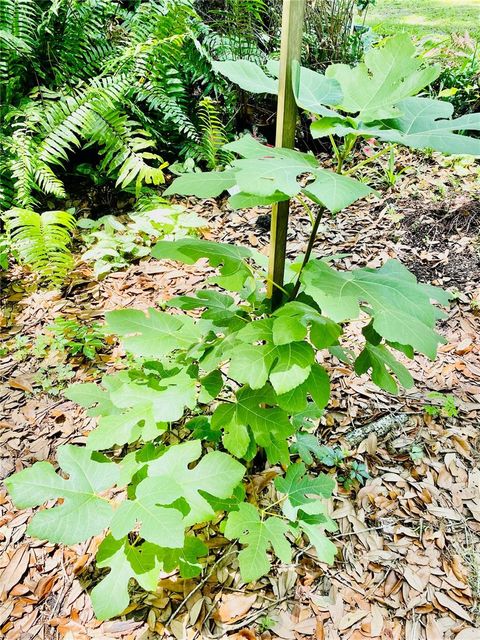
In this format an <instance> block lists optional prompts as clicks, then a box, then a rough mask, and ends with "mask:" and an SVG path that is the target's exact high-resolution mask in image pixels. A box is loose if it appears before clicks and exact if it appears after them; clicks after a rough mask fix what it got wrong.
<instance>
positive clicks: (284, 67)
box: [267, 0, 305, 308]
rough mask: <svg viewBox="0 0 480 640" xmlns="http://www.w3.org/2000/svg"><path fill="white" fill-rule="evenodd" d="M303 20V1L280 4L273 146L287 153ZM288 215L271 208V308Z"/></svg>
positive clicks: (277, 293) (281, 206) (282, 207)
mask: <svg viewBox="0 0 480 640" xmlns="http://www.w3.org/2000/svg"><path fill="white" fill-rule="evenodd" d="M304 16H305V0H283V13H282V42H281V49H280V73H279V79H278V103H277V131H276V138H275V146H277V147H287V148H289V149H293V146H294V143H295V128H296V124H297V105H296V103H295V97H294V95H293V89H292V63H293V62H294V61H298V62H300V58H301V50H302V36H303V21H304ZM288 211H289V201H288V200H287V201H285V202H279V203H277V204H274V205H273V207H272V222H271V227H270V258H269V265H268V289H267V295H268V297H269V298H271V300H272V307H273V308H275V307H277V306H278V304H279V302H280V300H281V298H282V290H281V288H280V287H283V276H284V272H285V252H286V247H287V228H288Z"/></svg>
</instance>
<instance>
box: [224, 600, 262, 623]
mask: <svg viewBox="0 0 480 640" xmlns="http://www.w3.org/2000/svg"><path fill="white" fill-rule="evenodd" d="M256 599H257V596H256V595H255V594H254V595H251V596H244V595H241V594H237V593H231V594H228V595H226V596H223V598H222V601H221V603H220V606H219V607H218V609H217V611H216V613H215V616H214V617H215V619H216V620H219V621H220V622H226V623H229V622H236V621H237V620H240V619H241V618H243V616H244V615H245V614H246V613H248V612H249V611H250V609H251V608H252V605H253V603H254V602H255V600H256Z"/></svg>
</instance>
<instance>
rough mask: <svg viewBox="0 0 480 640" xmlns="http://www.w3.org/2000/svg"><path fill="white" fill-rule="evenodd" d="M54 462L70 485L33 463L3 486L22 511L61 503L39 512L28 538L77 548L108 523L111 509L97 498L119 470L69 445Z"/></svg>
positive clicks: (42, 464)
mask: <svg viewBox="0 0 480 640" xmlns="http://www.w3.org/2000/svg"><path fill="white" fill-rule="evenodd" d="M57 457H58V463H59V465H60V467H61V469H62V470H63V471H64V472H65V473H67V474H68V475H69V478H68V480H65V479H64V478H62V477H61V476H59V475H57V474H56V473H55V471H54V469H53V467H52V465H51V464H50V463H48V462H37V463H36V464H34V465H33V466H32V467H30V468H28V469H24V470H23V471H20V472H19V473H16V474H14V475H13V476H10V477H9V478H7V480H6V481H5V484H6V486H7V488H8V490H9V492H10V495H11V497H12V501H13V502H14V504H15V505H16V506H17V507H19V508H21V509H25V508H27V507H36V506H39V505H41V504H43V503H44V502H46V501H47V500H54V499H57V498H63V499H64V502H63V504H62V505H61V506H57V507H54V508H53V509H47V510H45V511H39V512H37V513H36V514H35V515H34V517H33V519H32V521H31V522H30V525H29V526H28V533H29V535H31V536H33V537H35V538H40V539H46V540H48V541H49V542H63V543H65V544H77V543H78V542H83V541H84V540H88V538H90V537H91V536H94V535H97V534H99V533H101V532H102V531H103V529H105V528H106V527H108V525H109V524H110V520H111V518H112V515H113V510H112V507H111V505H110V503H109V502H108V500H106V499H104V498H101V497H100V494H101V493H102V492H103V491H105V490H106V489H109V488H111V487H113V486H114V485H115V483H116V482H117V479H118V475H119V468H118V466H117V465H115V464H114V463H112V462H110V461H109V460H108V459H107V458H105V457H104V456H102V455H100V454H92V452H91V451H89V450H88V449H85V448H83V447H76V446H73V445H63V446H61V447H59V448H58V456H57Z"/></svg>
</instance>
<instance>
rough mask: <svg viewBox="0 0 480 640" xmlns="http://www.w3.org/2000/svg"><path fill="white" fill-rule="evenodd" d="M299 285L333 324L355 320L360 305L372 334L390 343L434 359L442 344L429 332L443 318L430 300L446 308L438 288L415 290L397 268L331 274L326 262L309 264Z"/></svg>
mask: <svg viewBox="0 0 480 640" xmlns="http://www.w3.org/2000/svg"><path fill="white" fill-rule="evenodd" d="M301 279H302V282H303V284H304V287H305V291H306V293H307V294H308V295H310V296H311V297H312V298H313V299H314V300H315V302H316V303H317V304H318V306H319V307H320V308H321V310H322V312H323V313H324V314H325V315H327V316H329V317H331V318H333V319H334V320H335V321H337V322H341V321H343V320H348V319H354V318H357V317H358V316H359V315H360V311H361V305H362V303H364V304H365V305H366V308H367V310H369V313H371V315H372V319H373V328H374V329H375V331H376V332H377V333H378V334H379V335H380V336H382V337H383V338H385V339H386V340H389V341H392V342H398V343H400V344H401V345H410V346H412V347H413V348H414V349H415V350H416V351H419V352H420V353H424V354H425V355H427V356H429V357H430V358H434V357H435V355H436V352H437V345H438V344H443V343H444V342H445V339H444V338H443V337H442V336H440V335H439V334H438V333H436V332H435V331H434V326H435V321H436V320H437V319H438V318H439V317H442V315H443V314H442V313H441V312H440V311H439V310H438V309H436V308H435V307H434V306H433V305H432V304H431V303H430V299H434V300H436V301H437V302H440V303H441V304H447V303H448V300H449V295H448V294H447V293H446V292H445V291H443V290H442V289H439V288H437V287H432V286H429V285H424V284H420V283H418V282H417V279H416V278H415V276H414V275H413V274H412V273H411V272H410V271H408V269H406V268H405V267H404V266H403V265H402V264H401V263H400V262H397V261H396V260H388V261H387V262H386V263H385V264H384V265H383V267H381V268H380V269H356V270H354V271H345V272H344V271H336V270H335V269H333V268H332V267H330V266H329V265H328V264H327V263H326V262H323V261H321V260H312V261H310V262H309V263H308V265H307V266H306V268H305V269H304V271H303V273H302V276H301Z"/></svg>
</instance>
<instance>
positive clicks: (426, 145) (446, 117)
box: [377, 98, 480, 156]
mask: <svg viewBox="0 0 480 640" xmlns="http://www.w3.org/2000/svg"><path fill="white" fill-rule="evenodd" d="M398 106H399V109H400V110H401V112H402V113H401V115H400V116H398V117H397V118H395V119H393V120H386V121H384V122H382V123H381V125H382V128H383V127H386V130H385V131H380V132H379V133H378V136H377V137H378V138H380V140H386V141H391V142H398V143H400V144H404V145H405V146H407V147H412V148H413V149H434V150H435V151H441V152H442V153H455V154H470V155H474V156H480V140H479V139H478V138H473V137H471V136H466V135H460V134H458V133H454V132H455V131H480V113H469V114H466V115H464V116H461V117H460V118H453V119H452V115H453V105H452V104H450V103H449V102H443V101H441V100H432V99H431V98H408V99H407V100H403V101H402V102H400V103H399V105H398Z"/></svg>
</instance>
